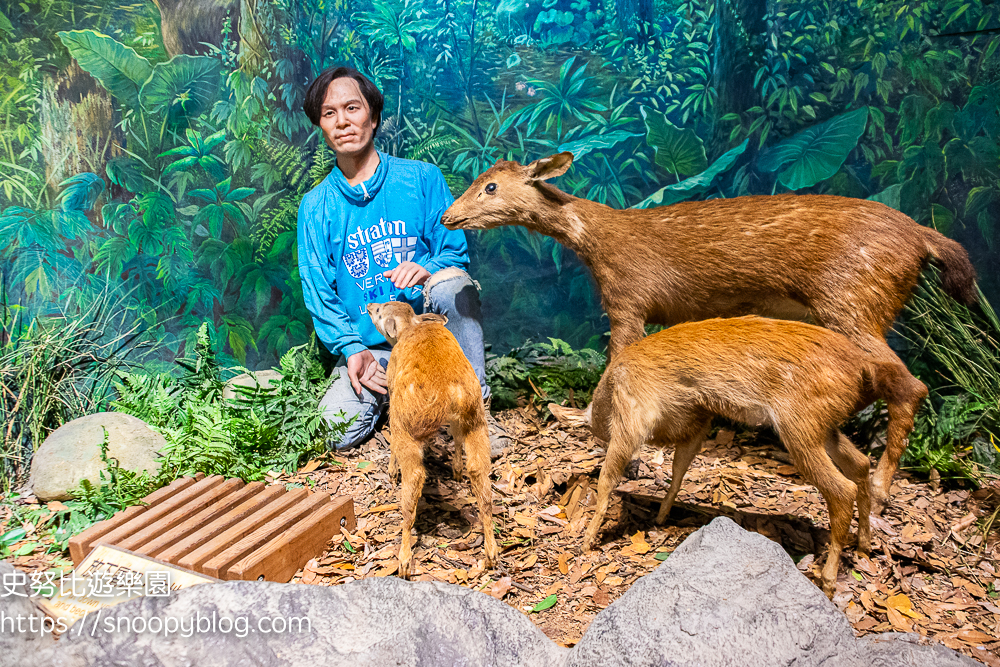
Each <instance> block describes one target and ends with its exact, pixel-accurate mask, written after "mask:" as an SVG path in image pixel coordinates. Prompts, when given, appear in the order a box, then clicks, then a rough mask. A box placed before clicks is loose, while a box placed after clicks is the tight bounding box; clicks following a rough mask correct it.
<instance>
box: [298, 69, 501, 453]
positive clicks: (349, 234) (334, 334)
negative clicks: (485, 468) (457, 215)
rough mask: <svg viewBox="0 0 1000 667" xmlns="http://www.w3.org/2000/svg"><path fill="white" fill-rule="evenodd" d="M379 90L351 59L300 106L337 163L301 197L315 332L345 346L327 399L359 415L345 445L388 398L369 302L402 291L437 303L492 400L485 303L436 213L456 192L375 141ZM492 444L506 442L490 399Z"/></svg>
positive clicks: (425, 303) (380, 340)
mask: <svg viewBox="0 0 1000 667" xmlns="http://www.w3.org/2000/svg"><path fill="white" fill-rule="evenodd" d="M383 103H384V100H383V97H382V94H381V93H380V92H379V90H378V88H376V87H375V85H374V84H373V83H372V82H371V81H369V80H368V79H367V78H365V76H364V75H362V74H361V73H359V72H358V71H357V70H354V69H352V68H349V67H337V68H331V69H327V70H325V71H324V72H323V73H321V74H320V75H319V76H318V77H317V78H316V80H315V81H313V83H312V85H311V86H310V87H309V90H308V92H307V93H306V99H305V103H304V105H303V108H304V110H305V112H306V115H307V116H308V117H309V120H311V121H312V123H313V124H314V125H316V126H317V127H319V128H320V130H321V131H322V133H323V137H324V138H325V140H326V142H327V144H328V145H329V146H330V148H332V149H333V151H334V152H335V153H336V155H337V166H336V167H335V168H334V169H333V171H332V172H331V173H330V175H329V176H327V177H326V178H325V179H324V180H323V182H322V183H320V184H319V185H318V186H316V187H315V188H314V189H313V190H311V191H310V192H309V193H307V194H306V196H305V197H304V198H303V199H302V204H301V205H300V207H299V222H298V244H299V276H300V278H301V279H302V293H303V296H304V297H305V303H306V306H307V307H308V308H309V312H310V313H311V314H312V318H313V324H314V326H315V328H316V335H317V336H318V337H319V339H320V340H321V341H322V342H323V344H324V345H326V347H327V348H328V349H329V350H330V351H331V352H332V353H333V354H334V356H337V357H342V358H341V359H340V361H339V363H338V366H337V368H336V369H335V371H334V373H335V374H337V378H336V379H335V381H334V382H333V384H332V385H331V386H330V389H329V390H328V391H327V393H326V395H325V396H324V397H323V400H322V401H321V403H320V405H321V406H322V408H323V409H324V412H325V414H326V415H327V418H329V419H332V418H334V417H335V416H336V415H337V414H338V413H339V412H340V411H341V410H343V412H344V413H346V415H347V417H348V418H350V417H352V416H355V415H357V419H355V421H354V422H353V423H352V424H351V425H350V427H349V428H348V431H347V434H346V435H345V436H344V438H343V440H341V441H340V442H335V443H331V444H332V445H334V446H335V447H337V448H338V449H346V448H349V447H353V446H355V445H357V444H358V443H360V442H361V441H362V440H364V439H365V438H367V437H368V436H369V435H371V433H372V431H374V429H375V423H376V422H377V421H378V418H379V417H380V416H381V415H382V414H383V413H384V411H385V409H386V407H387V386H386V378H385V366H386V365H387V364H388V359H389V346H388V344H387V343H386V341H385V338H384V337H383V336H382V335H381V334H379V333H378V331H377V330H376V329H375V326H374V325H373V324H372V321H371V318H369V317H368V314H367V311H366V308H365V307H366V305H367V304H368V303H385V302H387V301H394V300H395V301H406V302H408V303H409V304H410V305H411V306H413V309H414V310H415V311H416V312H418V313H420V312H435V313H442V314H444V315H446V316H447V317H448V325H447V327H448V330H449V331H451V332H452V333H453V334H454V335H455V338H456V339H458V343H459V345H460V346H461V347H462V351H463V352H464V353H465V356H466V357H467V358H468V359H469V362H470V363H471V364H472V367H473V369H474V370H475V371H476V375H477V376H478V377H479V384H480V386H481V387H482V391H483V398H484V399H486V400H488V399H489V396H490V390H489V387H488V386H487V385H486V362H485V355H484V352H483V328H482V312H481V307H480V303H479V293H478V289H477V286H476V284H475V282H474V281H473V280H472V278H471V277H470V276H469V274H468V273H467V270H468V267H469V250H468V245H467V243H466V239H465V233H464V232H462V231H449V230H447V229H445V227H444V226H443V225H441V224H440V222H441V214H442V213H444V211H445V210H447V208H448V207H449V206H450V205H451V203H452V201H453V200H452V196H451V192H449V190H448V186H447V184H446V183H445V180H444V176H443V175H442V174H441V170H440V169H438V168H437V167H436V166H434V165H431V164H428V163H426V162H418V161H415V160H404V159H401V158H396V157H393V156H390V155H387V154H385V153H382V152H380V151H377V150H376V149H375V144H374V138H375V135H376V133H377V132H378V129H379V126H380V125H381V121H382V107H383ZM487 418H488V421H489V422H490V445H491V449H492V454H493V455H494V457H495V456H498V455H499V454H500V452H501V451H502V450H503V448H504V447H505V446H507V445H508V444H509V442H510V439H509V437H508V436H507V435H506V433H504V432H503V430H502V429H501V428H500V427H499V426H498V425H497V424H496V422H495V421H494V420H493V418H492V417H491V416H490V415H489V411H488V410H487Z"/></svg>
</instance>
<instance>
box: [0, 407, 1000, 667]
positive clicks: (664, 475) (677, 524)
mask: <svg viewBox="0 0 1000 667" xmlns="http://www.w3.org/2000/svg"><path fill="white" fill-rule="evenodd" d="M499 421H500V422H501V423H502V424H504V425H505V427H506V428H507V429H508V432H509V433H510V434H511V435H512V436H513V437H514V438H515V446H514V447H513V451H511V452H509V453H508V454H507V455H506V456H504V457H502V458H501V459H499V460H498V461H496V462H495V464H494V469H493V479H494V482H493V490H494V496H493V502H494V520H495V522H496V524H497V525H498V526H499V531H500V532H499V541H500V546H501V556H500V561H501V563H500V567H499V568H497V569H496V570H492V571H484V567H483V560H482V555H483V554H482V533H481V530H480V529H479V527H478V525H477V524H478V513H477V511H476V509H475V502H474V498H473V496H472V493H471V490H470V488H469V485H468V479H467V478H466V479H465V480H464V481H463V482H456V481H453V480H452V478H451V468H450V451H451V443H450V440H449V439H448V438H447V437H446V436H443V437H439V438H438V439H437V440H436V441H435V443H434V444H433V445H432V447H431V451H430V452H429V454H428V455H427V456H426V462H427V470H428V475H427V482H426V484H425V487H424V494H423V498H422V499H421V501H420V505H419V507H418V512H417V523H416V526H417V534H418V538H417V540H418V541H417V547H416V548H415V561H414V564H415V576H414V578H415V579H417V580H424V581H446V582H450V583H455V584H460V585H462V586H468V587H472V588H476V589H477V590H481V591H483V592H485V593H487V594H490V595H493V596H494V597H496V598H498V599H500V600H503V601H504V602H506V603H507V604H509V605H511V606H512V607H514V608H516V609H519V610H521V611H523V612H525V613H527V614H528V615H529V617H530V618H531V619H532V620H533V621H534V622H535V623H536V624H537V625H538V627H539V628H540V629H541V630H542V631H543V632H544V633H545V634H546V635H547V636H549V637H550V638H551V639H553V640H554V641H556V642H558V643H559V644H561V645H564V646H572V645H573V644H574V643H576V642H577V641H579V639H580V637H582V635H583V633H584V632H585V631H586V629H587V627H588V625H589V624H590V621H591V619H592V618H593V617H594V616H595V615H596V614H597V613H598V612H600V611H601V610H602V609H603V608H604V607H606V606H608V604H610V603H612V602H614V600H615V599H617V598H618V597H619V596H620V595H622V594H623V593H624V592H625V591H626V590H627V589H628V587H629V586H630V585H631V584H632V583H633V582H634V581H635V580H636V579H638V578H639V577H641V576H643V575H644V574H647V573H649V572H650V571H652V570H653V568H655V567H656V566H658V565H659V564H660V563H661V562H662V561H663V560H665V559H666V558H667V557H668V556H669V554H670V552H671V551H673V550H674V549H675V548H676V547H677V546H678V545H679V544H680V543H681V542H682V541H683V540H684V539H685V538H686V537H687V536H688V535H690V534H691V533H692V532H694V531H695V530H697V529H698V528H699V527H701V526H703V525H705V524H706V523H708V522H709V521H711V519H712V518H714V517H716V516H719V515H726V516H729V517H731V518H733V519H734V520H735V521H736V522H737V523H739V524H740V525H742V526H743V527H744V528H746V529H748V530H752V531H755V532H757V533H760V534H761V535H764V536H765V537H768V538H769V539H772V540H774V541H776V542H778V543H779V544H781V545H782V546H783V547H784V548H785V549H786V551H787V552H788V553H789V554H790V555H791V556H792V557H793V558H794V559H795V560H796V561H797V565H798V568H799V570H801V571H802V572H804V573H805V574H806V576H808V577H809V578H810V579H812V580H813V581H814V582H818V581H819V576H818V575H819V568H818V566H819V565H820V564H821V563H822V553H823V552H824V551H825V545H826V540H827V537H828V530H827V528H828V521H827V513H826V507H825V504H824V503H823V500H822V498H821V497H820V495H819V493H818V492H817V491H816V490H815V489H814V488H813V487H812V486H808V485H806V484H805V483H804V481H803V480H802V479H801V478H800V477H799V476H798V475H797V473H796V472H795V469H794V468H793V467H792V466H790V465H789V464H788V456H787V454H786V453H785V452H784V451H783V450H782V449H781V447H780V445H779V444H778V443H777V441H776V440H775V439H774V437H773V436H772V435H769V434H768V433H761V434H756V435H754V434H750V433H747V434H741V435H740V436H738V437H734V436H735V434H734V433H733V432H732V431H730V430H727V429H722V430H720V431H719V432H718V433H717V434H716V435H715V437H714V438H711V439H709V440H708V441H707V442H706V445H705V448H704V449H703V450H702V453H701V454H700V455H699V456H698V457H697V458H696V459H695V461H694V463H693V464H692V466H691V469H690V470H689V472H688V474H687V476H686V477H685V483H684V486H683V489H682V491H681V493H680V496H679V497H678V504H677V506H676V507H675V508H674V511H673V512H672V513H671V516H670V518H669V520H668V522H667V525H666V526H664V527H662V528H658V527H656V526H655V525H654V524H653V521H652V520H653V518H654V517H655V514H656V510H657V508H658V505H659V499H660V498H662V497H663V495H664V494H665V491H666V485H667V484H668V483H669V477H670V458H671V453H670V452H664V451H661V450H654V449H652V448H649V447H645V448H644V449H643V451H642V453H641V463H638V464H635V463H634V464H633V466H632V467H631V469H630V475H629V476H630V477H631V479H627V480H625V481H624V482H623V484H622V485H621V486H620V487H619V489H618V491H619V493H618V494H616V495H615V497H614V498H613V500H612V505H611V508H610V509H609V512H608V515H607V518H606V520H605V523H604V528H603V532H602V537H601V541H602V545H601V547H600V549H599V550H595V551H594V552H592V553H589V554H581V553H580V544H581V542H582V538H583V533H584V530H585V529H586V526H587V523H588V522H589V520H590V517H591V516H592V515H593V509H592V506H593V504H594V503H595V495H596V483H597V476H598V474H599V471H600V466H601V463H602V461H603V456H604V452H603V450H601V449H600V448H599V447H597V446H596V442H595V441H594V440H593V439H592V438H591V436H590V433H589V431H588V430H586V429H580V428H567V427H565V426H562V425H557V424H555V423H554V422H551V421H549V422H547V423H546V422H543V421H542V420H541V419H540V418H539V416H538V414H537V413H536V412H534V411H533V410H532V409H531V408H530V407H529V408H525V409H523V410H518V411H508V412H506V413H503V414H501V415H499ZM389 435H390V434H389V432H388V429H385V430H384V431H383V432H382V433H379V434H377V435H376V437H375V438H373V439H372V440H370V441H369V442H368V443H366V444H364V445H363V446H362V447H360V448H358V449H356V450H354V451H352V452H350V453H346V454H337V455H333V456H327V457H324V458H323V459H318V460H315V461H311V462H309V464H308V465H306V466H305V467H303V468H302V470H300V471H299V472H298V473H297V474H296V475H291V476H289V475H278V476H275V477H274V478H273V479H271V481H275V482H280V483H285V484H296V485H298V484H303V485H308V486H311V487H312V488H314V489H315V490H317V491H323V492H327V493H330V494H332V495H350V496H352V497H353V498H354V503H355V511H356V513H357V515H358V526H357V530H356V531H355V532H354V533H353V534H350V535H348V536H347V539H344V538H342V537H340V538H338V539H336V540H334V541H332V542H331V543H330V545H329V546H328V549H327V551H326V552H325V553H324V554H323V555H322V556H320V557H318V558H316V559H314V560H312V561H310V562H309V563H308V564H307V565H306V567H305V568H304V569H303V570H301V571H300V572H299V573H297V574H296V576H295V578H294V579H293V582H300V583H307V584H314V585H321V586H334V585H337V584H341V583H345V582H348V581H352V580H355V579H360V578H364V577H376V576H388V575H392V574H394V573H395V571H396V569H397V563H396V551H397V549H398V546H399V537H400V532H401V531H400V514H399V511H398V506H397V504H396V501H397V494H396V487H395V486H394V485H393V484H392V483H391V482H390V479H389V476H388V472H387V469H388V459H389V454H388V443H387V441H386V437H387V436H389ZM997 505H998V498H997V497H996V494H995V493H992V492H990V491H985V490H984V491H979V492H976V493H970V492H969V491H965V490H945V489H941V488H935V487H934V486H932V485H931V484H929V483H926V482H921V481H914V480H912V479H909V477H908V476H907V475H906V474H905V473H904V474H900V475H899V476H897V480H896V483H895V484H894V485H893V496H892V502H891V504H890V506H889V508H888V509H887V510H886V512H885V515H884V516H883V517H881V518H877V517H876V518H874V522H873V532H874V543H873V549H872V558H871V559H867V558H861V557H857V556H856V555H855V553H854V551H853V549H850V548H849V549H847V550H846V551H845V552H844V557H843V560H842V564H841V572H840V576H839V581H838V589H837V590H838V594H837V596H836V598H835V600H834V601H835V603H836V604H837V605H838V607H840V608H841V609H842V610H844V612H845V614H846V615H847V617H848V619H849V620H850V622H851V624H852V625H853V626H854V629H855V631H856V633H857V634H858V635H864V634H868V633H879V632H892V631H899V632H916V633H919V634H920V635H922V636H924V637H929V638H931V639H933V640H935V641H938V642H941V643H943V644H945V645H946V646H949V647H951V648H954V649H957V650H958V651H960V652H962V653H964V654H965V655H968V656H971V657H973V658H975V659H976V660H979V661H980V662H983V663H985V664H988V665H991V667H1000V599H998V595H997V591H996V589H998V588H1000V578H998V573H997V568H998V567H1000V535H998V531H997V530H996V529H995V527H996V526H1000V521H998V520H996V519H997ZM15 563H16V565H18V566H19V567H21V568H22V569H24V570H28V571H32V570H37V569H45V568H48V567H51V566H52V565H54V564H57V563H53V556H51V555H49V556H43V555H41V554H40V553H38V554H37V555H36V554H28V555H24V556H20V557H18V558H17V559H15ZM553 595H554V596H555V597H554V598H552V597H551V596H553ZM543 601H544V602H543ZM550 605H551V606H550ZM533 610H537V611H533Z"/></svg>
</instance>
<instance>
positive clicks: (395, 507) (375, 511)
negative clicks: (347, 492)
mask: <svg viewBox="0 0 1000 667" xmlns="http://www.w3.org/2000/svg"><path fill="white" fill-rule="evenodd" d="M398 509H399V505H398V504H396V503H389V504H388V505H376V506H375V507H372V508H371V509H369V510H367V511H365V512H362V513H361V514H360V515H359V516H367V515H369V514H378V513H379V512H389V511H392V510H398Z"/></svg>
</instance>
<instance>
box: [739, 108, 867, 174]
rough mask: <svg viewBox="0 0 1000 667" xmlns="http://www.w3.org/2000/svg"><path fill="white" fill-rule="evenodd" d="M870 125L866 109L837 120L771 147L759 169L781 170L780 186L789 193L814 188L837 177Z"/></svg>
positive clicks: (835, 117) (838, 117)
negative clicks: (789, 191) (849, 154)
mask: <svg viewBox="0 0 1000 667" xmlns="http://www.w3.org/2000/svg"><path fill="white" fill-rule="evenodd" d="M867 123H868V108H867V107H862V108H860V109H857V110H855V111H850V112H848V113H845V114H841V115H839V116H834V117H833V118H831V119H830V120H828V121H826V122H823V123H820V124H819V125H813V126H812V127H810V128H808V129H806V130H803V131H802V132H799V133H798V134H796V135H795V136H792V137H789V138H788V139H785V140H784V141H782V142H781V143H779V144H776V145H775V146H772V147H771V148H770V149H768V150H767V152H765V153H763V154H761V156H760V161H759V163H758V165H759V166H760V168H761V169H762V170H764V171H778V170H779V169H782V170H783V171H782V172H781V173H780V174H778V182H779V183H781V184H782V185H784V186H785V187H786V188H788V189H789V190H800V189H802V188H811V187H812V186H814V185H816V184H817V183H819V182H820V181H823V180H826V179H828V178H830V177H831V176H833V175H834V174H836V173H837V170H839V169H840V167H841V165H843V164H844V160H846V159H847V155H848V153H850V152H851V151H852V150H854V147H855V146H857V144H858V139H859V138H860V137H861V135H862V134H863V133H864V131H865V126H866V125H867Z"/></svg>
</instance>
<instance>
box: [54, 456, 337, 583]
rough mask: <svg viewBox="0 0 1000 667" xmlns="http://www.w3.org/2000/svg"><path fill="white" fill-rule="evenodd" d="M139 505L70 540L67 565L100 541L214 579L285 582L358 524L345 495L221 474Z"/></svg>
mask: <svg viewBox="0 0 1000 667" xmlns="http://www.w3.org/2000/svg"><path fill="white" fill-rule="evenodd" d="M143 503H144V504H143V505H137V506H134V507H129V508H128V509H125V510H123V511H121V512H118V513H117V514H115V515H114V516H113V517H111V518H110V519H108V520H106V521H101V522H100V523H96V524H94V525H93V526H91V527H90V528H88V529H87V530H85V531H83V532H82V533H80V534H79V535H76V536H75V537H73V538H71V539H70V541H69V549H70V556H71V557H72V558H73V564H74V565H79V564H80V563H81V562H82V561H83V559H84V558H86V556H87V554H89V553H90V550H91V549H93V548H94V547H95V546H96V545H97V544H100V543H103V544H113V545H115V546H118V547H121V548H123V549H128V550H129V551H133V552H135V553H138V554H143V555H146V556H150V557H152V558H156V559H158V560H161V561H165V562H167V563H171V564H173V565H177V566H180V567H184V568H187V569H189V570H193V571H195V572H200V573H201V574H206V575H208V576H211V577H216V578H218V579H228V580H233V579H242V580H267V581H277V582H282V583H285V582H288V581H290V580H291V578H292V576H294V575H295V572H296V571H298V570H299V568H301V567H302V566H304V565H305V564H306V563H307V562H308V561H309V559H310V558H315V557H316V556H318V555H320V554H321V553H322V552H323V549H324V548H325V547H326V544H327V542H329V541H330V540H331V539H333V538H334V537H335V536H336V535H337V534H338V533H339V532H340V530H341V529H342V528H343V529H345V530H348V531H353V530H354V529H355V526H356V523H355V517H354V501H353V500H352V499H351V498H350V496H339V497H337V498H334V499H333V500H331V499H330V496H329V495H327V494H325V493H309V492H308V491H307V490H306V489H305V488H299V489H292V490H291V491H288V490H286V489H285V488H284V487H283V486H281V485H273V486H267V487H265V486H264V483H263V482H252V483H250V484H244V483H243V481H242V480H239V479H226V478H224V477H222V476H221V475H212V476H211V477H205V476H203V475H201V474H200V473H199V475H198V476H197V477H182V478H180V479H177V480H175V481H174V482H173V483H172V484H170V485H169V486H165V487H163V488H161V489H158V490H157V491H154V492H153V493H151V494H149V495H148V496H146V497H145V498H143Z"/></svg>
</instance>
